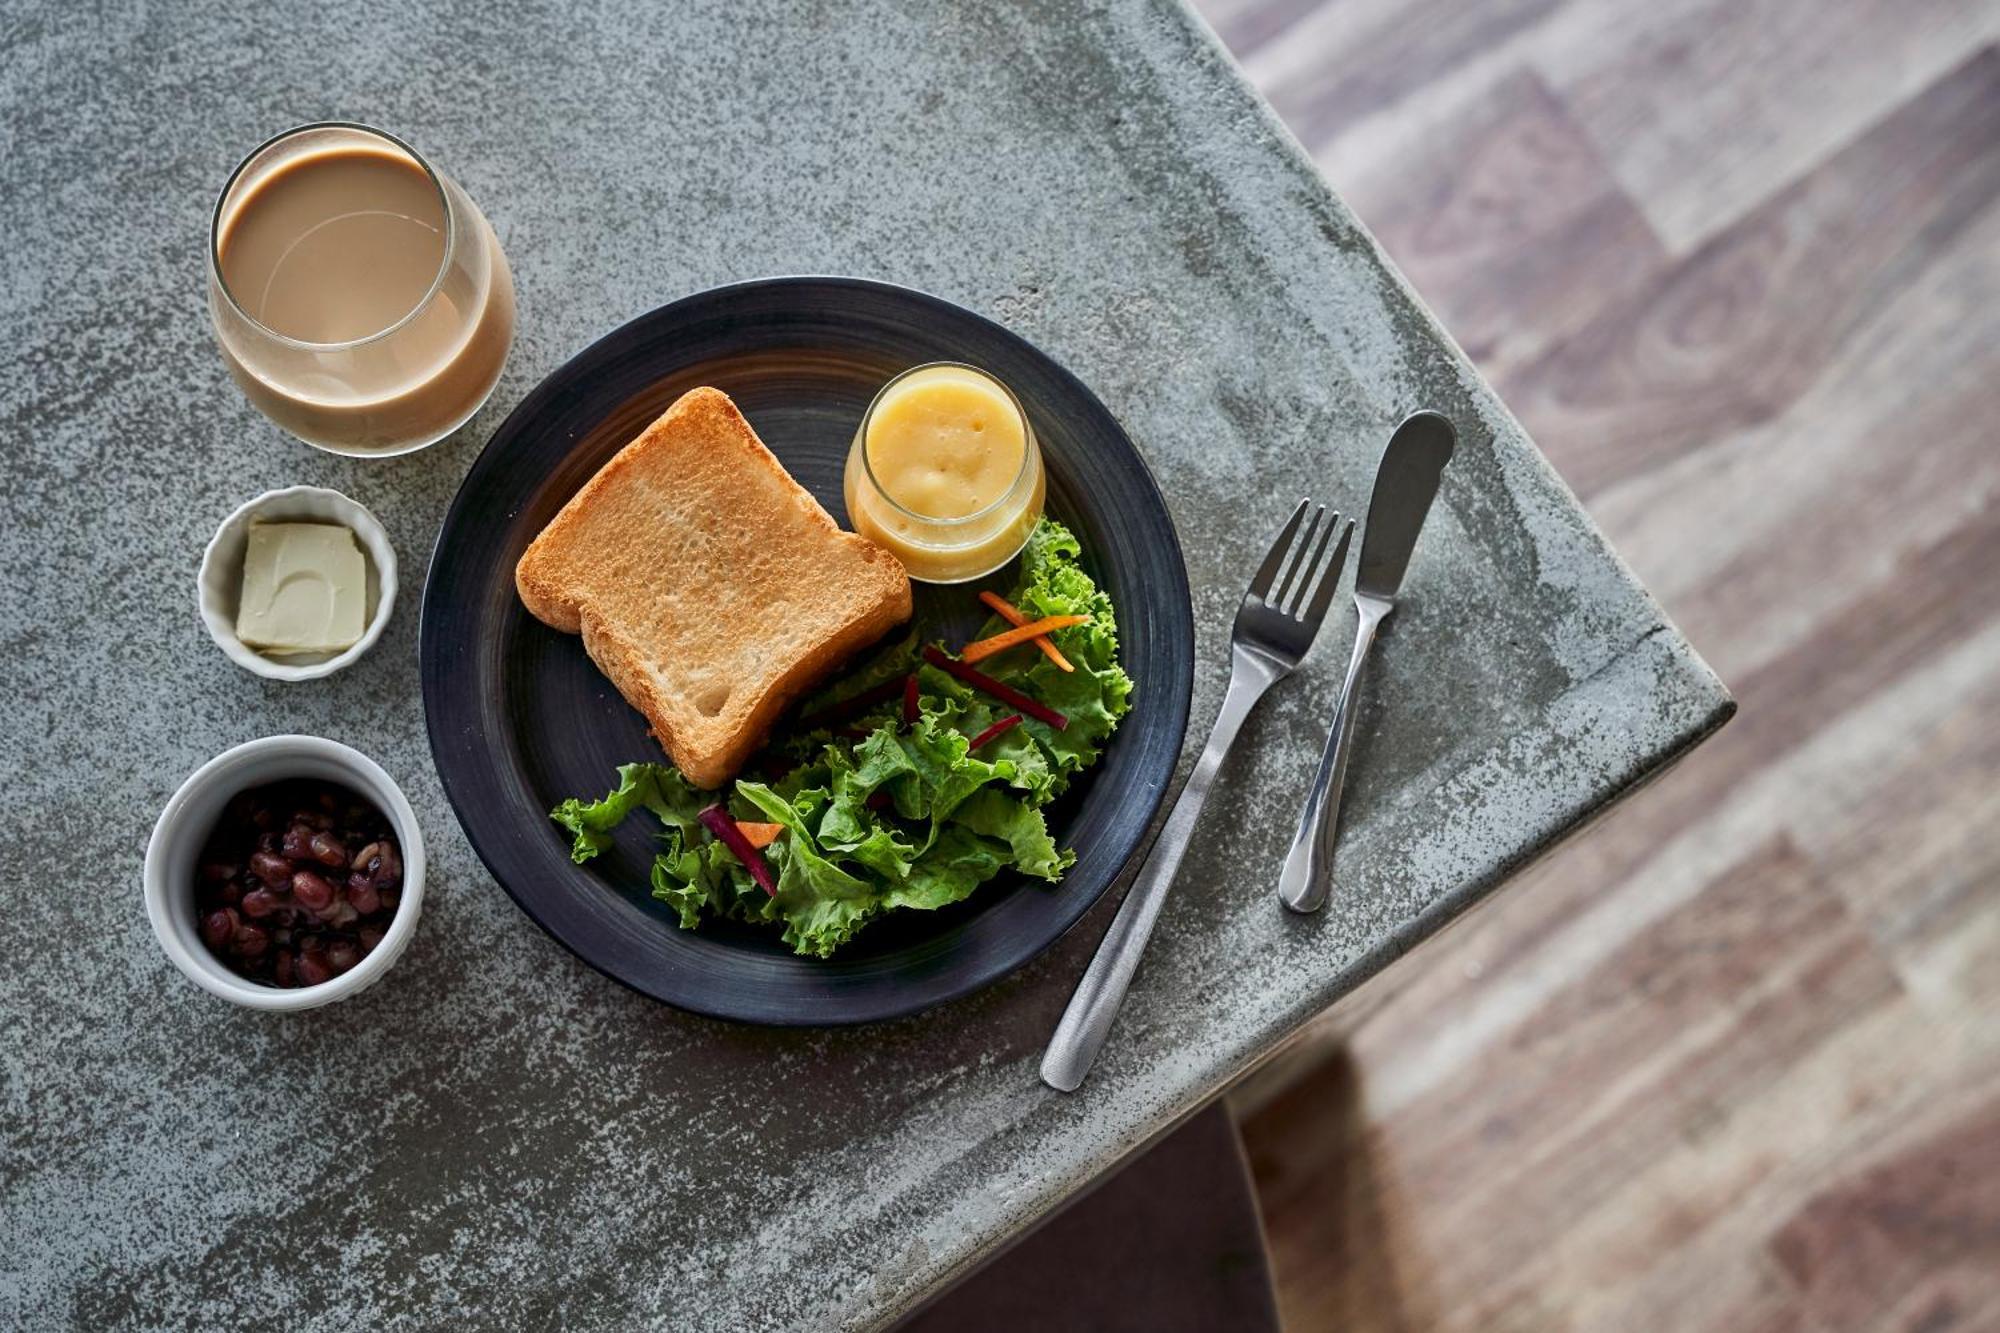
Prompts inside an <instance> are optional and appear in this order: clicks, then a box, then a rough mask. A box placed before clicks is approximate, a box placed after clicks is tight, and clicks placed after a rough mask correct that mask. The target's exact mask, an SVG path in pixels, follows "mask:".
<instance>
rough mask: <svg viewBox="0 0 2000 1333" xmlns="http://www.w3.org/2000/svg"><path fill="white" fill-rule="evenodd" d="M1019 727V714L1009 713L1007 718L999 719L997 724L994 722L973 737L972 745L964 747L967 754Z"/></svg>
mask: <svg viewBox="0 0 2000 1333" xmlns="http://www.w3.org/2000/svg"><path fill="white" fill-rule="evenodd" d="M1020 725H1021V715H1020V714H1019V713H1009V714H1008V715H1007V716H1005V717H1003V718H1001V719H1000V720H999V721H998V722H995V723H994V724H993V725H992V726H990V727H988V728H987V729H986V730H984V731H982V732H980V733H979V734H978V735H977V736H974V737H973V738H972V744H971V745H969V746H967V747H966V751H967V753H970V752H971V751H973V750H977V749H978V748H979V747H980V746H982V745H984V744H986V742H988V741H990V740H993V739H994V738H996V737H999V736H1004V735H1006V734H1007V733H1008V732H1010V731H1012V730H1013V729H1014V728H1015V727H1018V726H1020Z"/></svg>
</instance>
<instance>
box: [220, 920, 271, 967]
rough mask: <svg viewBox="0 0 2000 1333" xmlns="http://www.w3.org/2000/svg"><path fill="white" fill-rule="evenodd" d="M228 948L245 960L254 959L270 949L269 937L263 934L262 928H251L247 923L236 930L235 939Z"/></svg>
mask: <svg viewBox="0 0 2000 1333" xmlns="http://www.w3.org/2000/svg"><path fill="white" fill-rule="evenodd" d="M229 947H230V948H231V949H233V950H235V951H236V952H237V953H240V954H242V955H243V956H244V957H245V958H255V957H256V956H257V955H259V954H261V953H263V952H264V950H266V949H268V948H270V947H271V937H270V936H269V935H267V934H265V933H264V928H263V927H262V926H253V925H251V924H250V923H249V922H248V921H245V922H244V923H243V924H242V925H240V926H238V927H237V928H236V935H235V938H233V939H232V940H230V942H229Z"/></svg>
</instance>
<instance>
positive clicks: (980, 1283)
mask: <svg viewBox="0 0 2000 1333" xmlns="http://www.w3.org/2000/svg"><path fill="white" fill-rule="evenodd" d="M1277 1328H1278V1311H1277V1303H1276V1300H1275V1299H1274V1297H1273V1295H1272V1290H1271V1273H1270V1266H1269V1264H1268V1263H1267V1262H1266V1259H1265V1254H1264V1235H1263V1228H1262V1224H1261V1223H1260V1222H1259V1220H1258V1216H1257V1198H1256V1194H1255V1192H1254V1190H1253V1189H1252V1187H1251V1183H1250V1172H1249V1168H1248V1165H1247V1164H1246V1162H1245V1160H1244V1157H1243V1146H1242V1143H1241V1141H1240V1140H1239V1139H1238V1138H1237V1135H1236V1124H1235V1122H1234V1121H1233V1120H1232V1119H1231V1118H1230V1114H1229V1110H1228V1108H1227V1107H1226V1106H1223V1105H1222V1104H1220V1103H1217V1104H1216V1105H1214V1106H1211V1107H1209V1108H1208V1109H1207V1110H1206V1111H1203V1112H1201V1113H1200V1114H1199V1115H1197V1116H1195V1118H1194V1119H1192V1120H1190V1121H1189V1122H1188V1123H1187V1124H1185V1125H1183V1126H1181V1128H1179V1129H1177V1130H1175V1131H1174V1132H1173V1133H1172V1134H1170V1135H1169V1136H1168V1137H1167V1138H1166V1139H1165V1140H1163V1141H1162V1142H1161V1143H1159V1144H1158V1145H1157V1146H1155V1147H1153V1148H1152V1149H1150V1150H1149V1151H1147V1152H1146V1154H1145V1155H1144V1156H1142V1157H1140V1158H1139V1159H1138V1160H1137V1161H1135V1162H1133V1163H1132V1164H1131V1165H1129V1166H1127V1167H1125V1168H1124V1169H1123V1170H1122V1171H1120V1172H1118V1174H1117V1175H1115V1176H1113V1177H1111V1179H1109V1180H1107V1181H1106V1182H1104V1184H1102V1185H1100V1186H1098V1187H1097V1188H1096V1189H1094V1190H1092V1191H1091V1192H1090V1193H1089V1194H1087V1195H1085V1196H1084V1197H1083V1198H1081V1199H1079V1200H1077V1201H1076V1202H1074V1203H1072V1204H1071V1205H1069V1206H1068V1207H1067V1208H1065V1209H1064V1210H1063V1211H1062V1212H1060V1213H1058V1214H1056V1215H1055V1216H1054V1217H1053V1218H1051V1219H1049V1220H1048V1221H1047V1222H1045V1223H1043V1224H1042V1225H1041V1226H1040V1227H1039V1228H1037V1229H1036V1230H1035V1231H1033V1232H1031V1233H1030V1234H1029V1235H1028V1236H1027V1237H1026V1238H1025V1239H1024V1240H1022V1241H1021V1242H1019V1243H1018V1244H1016V1245H1015V1246H1014V1247H1013V1248H1012V1249H1009V1250H1008V1251H1006V1252H1005V1253H1004V1254H1002V1255H1001V1256H1000V1257H999V1258H997V1259H995V1260H993V1261H992V1262H991V1263H989V1264H987V1265H986V1267H984V1268H982V1269H980V1270H979V1271H978V1272H976V1273H974V1274H973V1275H972V1276H970V1277H968V1278H966V1279H965V1280H964V1281H963V1282H961V1283H959V1284H958V1285H957V1286H956V1287H953V1288H952V1289H951V1290H950V1291H948V1292H946V1293H945V1294H944V1295H943V1296H941V1297H939V1298H938V1299H937V1300H936V1301H934V1302H933V1303H932V1304H930V1305H929V1306H927V1307H925V1308H924V1309H923V1310H921V1311H919V1312H918V1313H917V1314H915V1315H913V1316H911V1317H910V1318H908V1319H906V1320H905V1321H904V1322H902V1323H900V1324H898V1325H896V1329H897V1333H947V1330H949V1333H988V1331H991V1333H1000V1331H1001V1330H1005V1331H1006V1333H1016V1331H1017V1330H1021V1329H1035V1330H1038V1331H1040V1333H1068V1331H1069V1330H1076V1333H1084V1331H1085V1330H1089V1331H1090V1333H1122V1331H1124V1330H1131V1331H1132V1333H1140V1331H1141V1330H1143V1331H1144V1333H1210V1331H1211V1330H1216V1329H1228V1330H1231V1333H1277Z"/></svg>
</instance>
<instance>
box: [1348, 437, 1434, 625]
mask: <svg viewBox="0 0 2000 1333" xmlns="http://www.w3.org/2000/svg"><path fill="white" fill-rule="evenodd" d="M1457 443H1458V435H1457V432H1455V431H1454V430H1452V428H1451V422H1450V421H1448V420H1446V419H1445V418H1444V417H1443V416H1440V415H1439V414H1438V413H1436V412H1414V413H1412V414H1410V415H1409V416H1408V417H1406V418H1404V420H1403V424H1402V425H1400V426H1398V427H1396V433H1395V434H1394V435H1391V436H1390V437H1389V447H1388V448H1387V449H1385V450H1383V451H1382V463H1381V466H1380V467H1378V468H1376V470H1375V494H1374V495H1373V496H1372V497H1370V499H1369V501H1368V529H1367V531H1366V532H1364V533H1363V534H1362V537H1361V563H1360V564H1359V565H1358V566H1357V567H1356V570H1355V575H1354V590H1355V591H1356V592H1358V593H1363V594H1365V595H1367V596H1370V597H1379V598H1381V599H1382V600H1384V601H1387V602H1393V601H1394V600H1395V597H1396V590H1397V589H1399V588H1401V587H1402V586H1403V573H1404V571H1405V570H1407V569H1408V568H1409V565H1410V552H1412V551H1414V550H1415V549H1416V546H1417V534H1418V533H1420V532H1422V531H1423V529H1424V519H1425V517H1426V516H1427V515H1429V513H1430V512H1431V501H1432V500H1434V499H1436V498H1437V491H1438V483H1439V481H1440V480H1441V479H1442V478H1443V476H1444V465H1445V464H1446V463H1449V462H1450V461H1451V455H1452V450H1453V449H1454V448H1455V447H1456V446H1457Z"/></svg>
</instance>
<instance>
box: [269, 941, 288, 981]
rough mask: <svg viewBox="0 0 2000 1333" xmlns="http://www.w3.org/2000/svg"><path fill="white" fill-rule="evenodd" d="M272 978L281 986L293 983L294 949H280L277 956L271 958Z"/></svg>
mask: <svg viewBox="0 0 2000 1333" xmlns="http://www.w3.org/2000/svg"><path fill="white" fill-rule="evenodd" d="M271 980H273V981H275V982H277V983H278V984H279V985H280V986H289V985H291V984H292V951H291V950H290V949H280V950H278V953H277V956H276V957H275V958H273V959H272V960H271Z"/></svg>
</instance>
